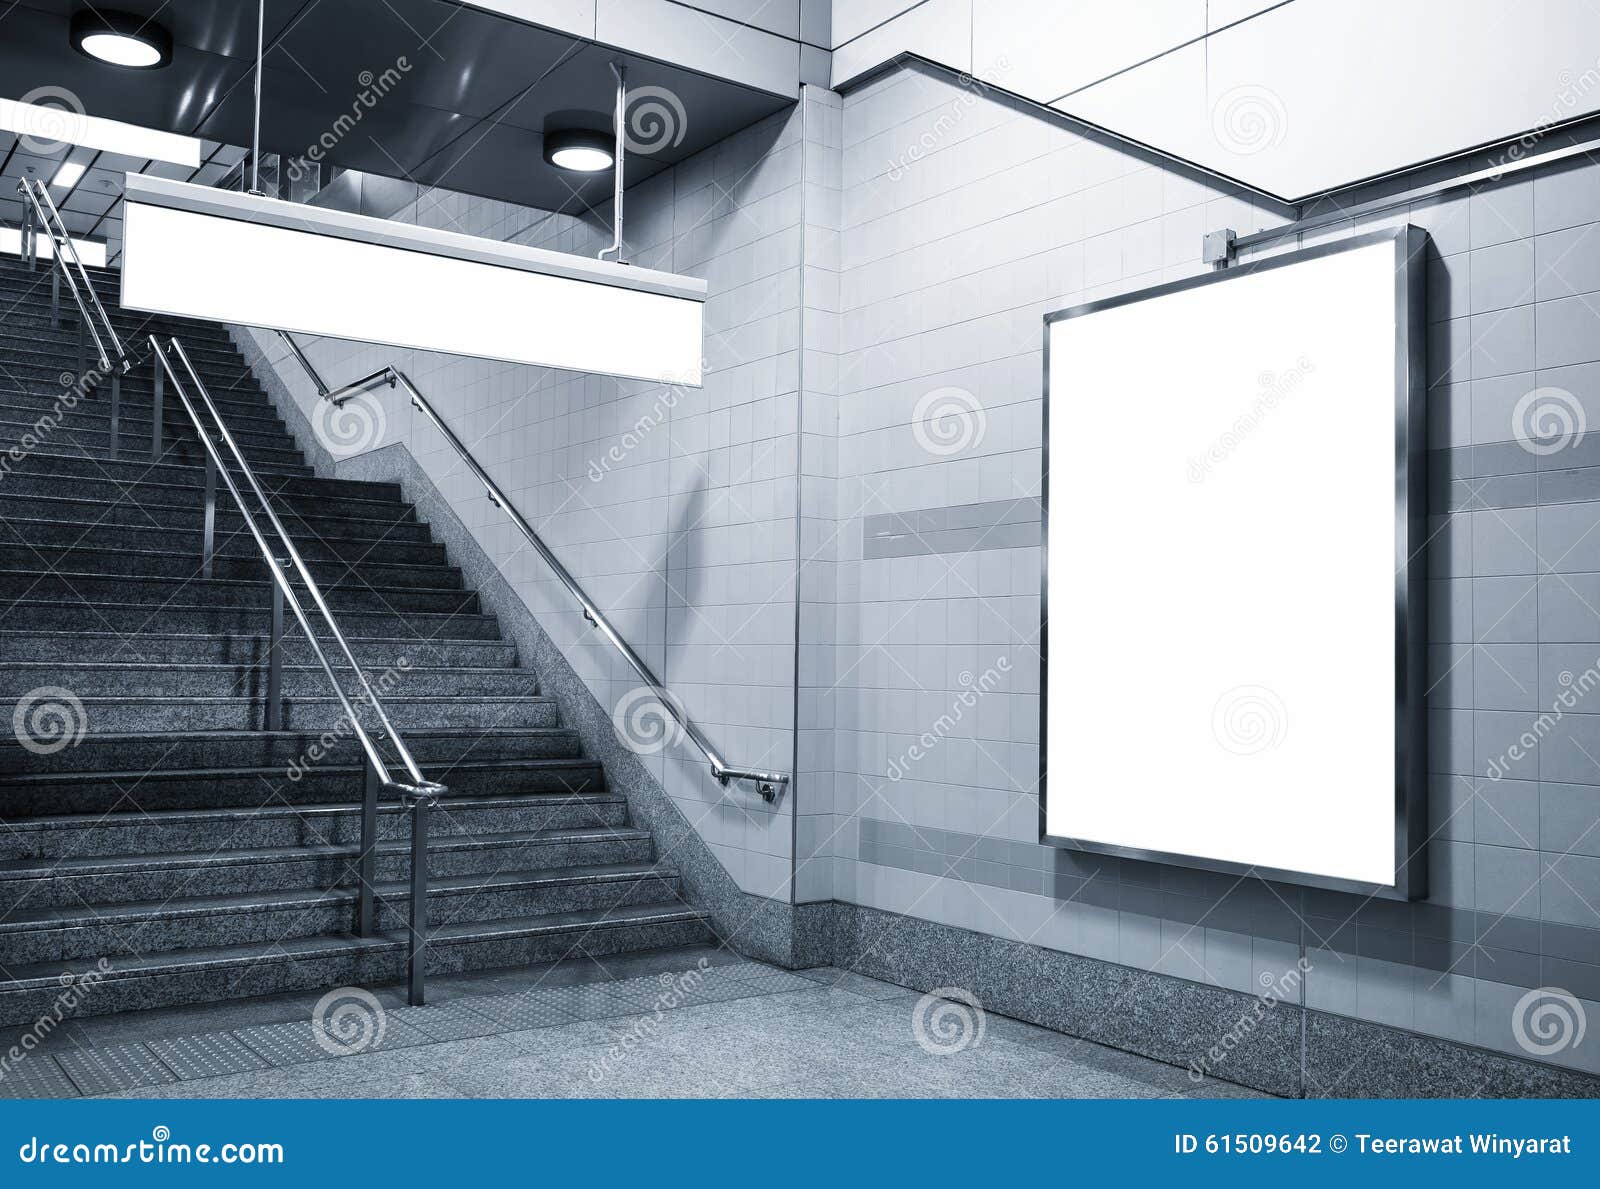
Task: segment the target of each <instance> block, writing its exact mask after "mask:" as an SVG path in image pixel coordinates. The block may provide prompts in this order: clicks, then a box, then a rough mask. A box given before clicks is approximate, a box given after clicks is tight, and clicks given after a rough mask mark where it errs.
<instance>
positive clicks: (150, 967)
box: [0, 902, 714, 1024]
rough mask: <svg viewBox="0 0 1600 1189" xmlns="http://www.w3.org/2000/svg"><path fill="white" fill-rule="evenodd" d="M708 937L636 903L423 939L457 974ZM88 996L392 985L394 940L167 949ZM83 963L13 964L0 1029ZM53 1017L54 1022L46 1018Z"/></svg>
mask: <svg viewBox="0 0 1600 1189" xmlns="http://www.w3.org/2000/svg"><path fill="white" fill-rule="evenodd" d="M713 939H714V935H713V934H712V932H711V928H710V925H709V923H708V921H707V918H706V916H705V914H704V913H701V912H699V911H696V910H695V909H692V908H688V907H685V906H684V905H682V904H681V903H674V902H668V903H663V904H650V905H639V906H634V907H623V908H613V909H599V910H589V911H583V912H568V913H550V914H546V915H542V916H534V917H521V918H502V919H499V920H493V921H482V922H467V923H451V924H446V925H443V926H441V927H440V928H439V929H437V930H436V931H435V932H434V933H433V934H432V936H430V938H429V940H428V949H427V969H428V971H429V973H430V974H433V975H443V974H450V973H456V972H460V971H465V970H486V969H492V968H495V967H503V966H518V965H531V964H534V963H537V962H548V961H555V960H557V959H559V958H563V957H566V956H568V955H570V954H572V953H573V952H575V951H577V950H579V949H580V948H581V949H582V951H583V952H584V953H587V954H589V955H590V956H593V957H604V956H605V955H607V954H614V953H621V952H626V951H630V950H639V949H655V948H663V947H669V946H680V945H702V944H706V943H707V942H709V941H711V940H713ZM108 966H109V972H108V973H107V974H106V976H105V977H104V978H101V979H99V980H98V981H96V982H95V984H94V993H93V994H85V995H80V996H77V997H76V998H77V1003H76V1006H75V1008H74V1009H73V1012H74V1014H75V1015H108V1014H112V1013H115V1012H120V1011H129V1010H135V1009H140V1008H151V1007H164V1006H172V1005H176V1004H182V1003H198V1002H205V1001H210V1000H216V999H224V998H226V999H235V998H243V997H246V996H250V995H265V994H270V993H275V992H284V991H294V990H309V989H313V988H319V987H335V986H345V985H359V986H377V985H380V984H383V983H386V982H394V981H397V980H399V979H401V978H402V977H403V975H404V968H405V944H404V940H403V934H401V933H400V932H395V933H392V934H388V935H385V936H381V937H376V938H356V937H347V936H344V937H308V938H302V939H285V940H281V941H272V942H268V943H262V944H243V945H233V946H219V947H213V948H209V949H199V948H190V949H184V950H169V951H163V952H161V953H155V954H149V955H146V956H144V957H137V956H130V957H125V958H121V959H119V960H117V961H114V962H111V963H109V964H108ZM94 969H95V965H94V963H92V962H89V963H86V962H84V961H82V960H74V961H69V962H45V963H40V964H38V965H33V966H18V967H16V968H13V970H12V972H11V973H12V975H13V978H12V979H11V980H10V981H9V982H7V983H4V984H0V986H3V987H4V988H5V989H4V990H0V1024H24V1023H28V1022H31V1021H34V1020H38V1019H40V1018H42V1017H44V1016H45V1015H46V1014H47V1013H49V1012H51V1011H53V1010H55V1009H54V1008H53V1007H52V1005H55V1004H58V1003H59V1001H60V1000H61V989H62V987H63V986H64V985H68V984H70V983H71V982H72V981H73V980H74V979H77V978H81V977H82V976H83V975H84V974H85V973H86V972H88V971H91V970H94ZM52 1018H54V1017H52Z"/></svg>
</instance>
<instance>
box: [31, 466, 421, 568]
mask: <svg viewBox="0 0 1600 1189" xmlns="http://www.w3.org/2000/svg"><path fill="white" fill-rule="evenodd" d="M178 494H179V496H182V497H186V496H187V495H188V493H187V492H184V491H181V490H180V492H179V493H178ZM231 502H232V501H231V500H228V501H222V502H219V503H218V505H217V539H218V540H219V541H224V540H228V539H230V538H240V539H243V540H246V541H249V540H250V538H249V536H248V534H247V533H246V532H245V528H244V518H243V517H242V516H240V515H239V512H238V510H237V509H235V508H231V507H229V504H230V503H231ZM386 506H387V505H386ZM274 507H275V508H276V509H277V513H278V517H279V519H281V520H282V521H283V522H284V524H285V526H286V527H287V528H289V530H290V531H291V532H292V533H293V534H294V537H295V543H296V545H299V544H300V543H301V542H302V541H305V540H306V539H307V538H321V539H324V540H327V541H329V542H344V543H348V544H349V546H350V547H351V548H352V549H355V550H357V552H358V554H359V552H360V550H361V549H362V548H364V547H365V544H366V543H376V542H378V541H391V542H406V543H423V542H431V540H432V537H431V535H430V533H429V530H428V526H427V525H425V524H421V523H419V522H418V521H415V520H391V519H388V518H385V517H382V516H338V515H331V514H324V513H319V512H313V511H306V510H305V509H304V508H300V509H296V508H291V507H288V506H286V505H285V503H284V502H283V501H281V500H280V501H274ZM204 514H205V505H204V501H203V499H200V500H194V501H192V502H188V501H187V500H180V499H177V498H173V499H170V500H169V501H168V502H158V501H156V500H140V501H139V502H138V503H134V502H133V501H132V500H120V499H119V500H116V501H110V500H105V499H95V498H93V497H75V496H72V495H26V496H20V495H16V494H13V493H12V492H10V491H8V490H7V484H6V483H5V482H4V481H0V525H5V524H7V523H10V522H12V521H49V522H51V523H59V524H66V525H71V526H74V527H75V528H81V529H84V530H88V529H90V528H96V527H115V528H136V529H148V530H150V531H155V532H160V531H162V530H165V529H172V528H181V529H189V530H192V531H193V532H194V534H195V538H196V540H198V539H199V534H200V531H201V526H202V525H203V523H204ZM13 539H15V538H13ZM74 539H75V538H74ZM250 548H251V549H254V548H255V545H254V543H253V542H252V543H251V544H250Z"/></svg>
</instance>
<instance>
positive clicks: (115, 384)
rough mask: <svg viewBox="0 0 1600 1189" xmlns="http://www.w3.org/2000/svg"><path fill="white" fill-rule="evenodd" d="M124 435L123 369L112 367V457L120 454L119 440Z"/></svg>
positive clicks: (114, 457)
mask: <svg viewBox="0 0 1600 1189" xmlns="http://www.w3.org/2000/svg"><path fill="white" fill-rule="evenodd" d="M121 437H122V369H121V368H112V369H111V457H112V459H116V458H117V457H119V454H120V447H119V446H118V441H119V439H121Z"/></svg>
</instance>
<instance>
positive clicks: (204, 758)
mask: <svg viewBox="0 0 1600 1189" xmlns="http://www.w3.org/2000/svg"><path fill="white" fill-rule="evenodd" d="M512 671H513V672H516V671H518V670H512ZM404 737H405V743H406V746H407V747H408V748H409V749H410V751H411V754H412V755H413V756H414V757H415V758H416V761H417V763H418V764H420V765H421V766H422V767H424V768H426V769H429V770H430V771H433V770H436V769H439V770H444V769H448V768H449V767H450V766H451V765H453V764H457V763H461V762H467V761H470V762H472V763H476V764H486V763H489V762H490V761H492V760H535V759H538V760H549V759H577V758H579V757H580V756H581V754H582V750H581V748H580V747H579V745H578V737H577V735H576V734H574V733H573V732H572V731H569V730H566V729H564V728H561V727H517V728H506V727H490V728H487V729H485V730H471V731H465V730H448V729H444V728H423V729H417V730H412V731H407V732H406V733H405V736H404ZM313 745H315V746H316V747H317V749H318V754H319V759H320V762H323V763H329V764H335V765H343V766H345V767H348V768H351V769H354V768H356V767H358V766H359V765H360V763H361V760H362V752H361V749H360V746H359V744H358V743H357V742H356V740H355V738H354V737H353V736H351V735H349V734H348V733H346V734H343V735H340V736H339V737H337V738H322V737H321V735H320V733H313V732H307V731H298V732H297V731H189V732H163V733H160V734H155V733H149V732H145V733H138V732H134V733H126V734H103V733H96V734H86V735H85V736H84V737H83V738H82V739H81V740H80V741H79V742H78V743H77V744H75V745H74V746H72V747H68V748H66V749H64V750H61V751H57V752H53V753H50V754H47V755H41V754H39V753H38V752H37V751H34V750H30V749H29V748H27V747H24V746H22V744H21V743H20V742H13V741H12V740H11V739H10V738H9V737H8V738H7V739H6V741H5V742H4V743H3V744H0V775H11V774H19V773H45V774H51V773H54V774H62V773H67V772H87V773H94V772H108V771H116V770H119V769H127V770H149V769H154V768H156V767H163V768H177V769H225V768H276V769H279V770H280V771H285V772H287V771H288V770H289V768H290V766H291V765H294V764H296V763H304V761H305V757H306V755H307V754H308V753H309V752H310V750H311V748H312V746H313ZM379 749H380V750H381V751H383V752H384V753H385V754H386V755H393V754H394V750H393V748H392V747H391V746H390V745H389V744H388V741H387V740H380V741H379Z"/></svg>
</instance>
